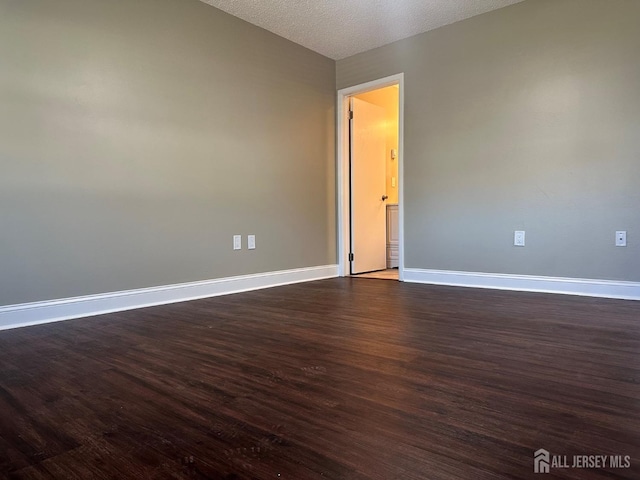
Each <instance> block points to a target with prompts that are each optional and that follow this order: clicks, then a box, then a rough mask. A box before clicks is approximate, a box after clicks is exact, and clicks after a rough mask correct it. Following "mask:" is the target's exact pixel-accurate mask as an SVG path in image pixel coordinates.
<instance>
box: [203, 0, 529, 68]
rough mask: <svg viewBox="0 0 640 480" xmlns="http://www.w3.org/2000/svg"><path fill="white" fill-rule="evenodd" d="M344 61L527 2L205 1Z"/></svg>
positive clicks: (378, 0) (367, 0)
mask: <svg viewBox="0 0 640 480" xmlns="http://www.w3.org/2000/svg"><path fill="white" fill-rule="evenodd" d="M202 1H203V2H205V3H208V4H209V5H213V6H214V7H216V8H219V9H220V10H224V11H225V12H227V13H230V14H232V15H234V16H236V17H239V18H242V19H243V20H246V21H248V22H250V23H253V24H254V25H258V26H259V27H262V28H264V29H266V30H269V31H271V32H273V33H276V34H278V35H280V36H282V37H285V38H288V39H289V40H292V41H294V42H296V43H299V44H300V45H303V46H305V47H307V48H310V49H311V50H315V51H316V52H318V53H321V54H323V55H325V56H327V57H330V58H333V59H336V60H338V59H341V58H345V57H348V56H350V55H354V54H356V53H360V52H364V51H366V50H370V49H372V48H375V47H379V46H382V45H386V44H387V43H391V42H394V41H396V40H400V39H402V38H407V37H410V36H412V35H416V34H418V33H422V32H426V31H427V30H433V29H434V28H438V27H441V26H443V25H448V24H450V23H453V22H457V21H459V20H463V19H465V18H469V17H473V16H475V15H479V14H481V13H485V12H488V11H491V10H495V9H497V8H501V7H506V6H507V5H511V4H513V3H518V2H520V1H522V0H202Z"/></svg>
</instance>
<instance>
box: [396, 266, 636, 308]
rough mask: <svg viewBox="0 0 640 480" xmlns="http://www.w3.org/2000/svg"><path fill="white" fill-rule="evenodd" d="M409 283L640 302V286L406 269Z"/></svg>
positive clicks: (613, 282)
mask: <svg viewBox="0 0 640 480" xmlns="http://www.w3.org/2000/svg"><path fill="white" fill-rule="evenodd" d="M404 280H405V282H412V283H428V284H432V285H451V286H456V287H472V288H490V289H495V290H516V291H520V292H541V293H560V294H565V295H582V296H587V297H604V298H619V299H624V300H640V283H637V282H622V281H614V280H591V279H583V278H562V277H538V276H532V275H509V274H502V273H479V272H456V271H450V270H423V269H419V268H405V270H404Z"/></svg>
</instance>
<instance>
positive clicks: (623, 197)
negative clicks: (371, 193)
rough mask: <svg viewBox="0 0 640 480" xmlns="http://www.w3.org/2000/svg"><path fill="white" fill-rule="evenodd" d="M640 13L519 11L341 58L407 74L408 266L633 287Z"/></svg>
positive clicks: (578, 0)
mask: <svg viewBox="0 0 640 480" xmlns="http://www.w3.org/2000/svg"><path fill="white" fill-rule="evenodd" d="M639 18H640V2H637V1H629V0H607V1H603V0H528V1H526V2H524V3H520V4H516V5H514V6H511V7H507V8H504V9H501V10H497V11H494V12H491V13H488V14H484V15H481V16H478V17H475V18H472V19H469V20H465V21H463V22H459V23H456V24H453V25H450V26H446V27H443V28H440V29H438V30H435V31H432V32H428V33H426V34H422V35H418V36H416V37H412V38H410V39H407V40H404V41H400V42H397V43H394V44H391V45H388V46H385V47H382V48H378V49H375V50H371V51H369V52H365V53H363V54H359V55H356V56H354V57H350V58H347V59H344V60H340V61H338V63H337V86H338V88H344V87H348V86H352V85H356V84H360V83H363V82H366V81H370V80H373V79H377V78H381V77H385V76H387V75H391V74H395V73H399V72H404V73H405V82H406V84H405V85H406V90H405V95H406V97H405V140H404V146H405V157H404V165H405V175H404V182H405V204H404V205H405V239H406V261H405V265H406V266H407V267H413V268H426V269H443V270H458V271H478V272H495V273H512V274H529V275H548V276H559V277H575V278H597V279H617V280H629V281H640V228H639V227H640V91H639V87H640V56H639V53H638V52H640V28H638V19H639ZM514 230H526V233H527V246H526V247H525V248H518V247H514V246H513V231H514ZM616 230H627V231H628V242H629V246H628V247H627V248H616V247H615V246H614V233H615V231H616Z"/></svg>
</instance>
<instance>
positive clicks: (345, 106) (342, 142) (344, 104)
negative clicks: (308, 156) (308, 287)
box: [336, 73, 404, 282]
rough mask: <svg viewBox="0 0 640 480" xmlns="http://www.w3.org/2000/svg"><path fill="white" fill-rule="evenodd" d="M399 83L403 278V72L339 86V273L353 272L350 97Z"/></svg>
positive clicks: (401, 276)
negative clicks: (351, 267)
mask: <svg viewBox="0 0 640 480" xmlns="http://www.w3.org/2000/svg"><path fill="white" fill-rule="evenodd" d="M391 85H398V97H399V98H398V100H399V102H400V105H399V110H398V112H399V117H400V118H398V158H397V162H398V279H399V280H400V281H401V282H402V281H404V73H399V74H396V75H391V76H388V77H384V78H380V79H378V80H373V81H371V82H366V83H362V84H360V85H354V86H353V87H348V88H343V89H340V90H338V98H337V137H338V144H337V147H338V148H337V150H338V151H337V153H338V158H337V182H336V183H337V185H336V190H337V193H338V275H339V276H341V277H348V276H349V275H350V273H349V272H350V268H349V253H350V250H351V212H350V198H351V185H350V172H349V167H350V165H349V98H350V97H352V96H354V95H359V94H361V93H366V92H370V91H371V90H377V89H379V88H384V87H389V86H391Z"/></svg>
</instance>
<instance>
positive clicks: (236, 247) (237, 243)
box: [233, 235, 242, 250]
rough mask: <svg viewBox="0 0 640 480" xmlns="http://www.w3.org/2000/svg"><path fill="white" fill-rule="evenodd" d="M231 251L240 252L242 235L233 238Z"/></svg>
mask: <svg viewBox="0 0 640 480" xmlns="http://www.w3.org/2000/svg"><path fill="white" fill-rule="evenodd" d="M233 249H234V250H242V235H234V236H233Z"/></svg>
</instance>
